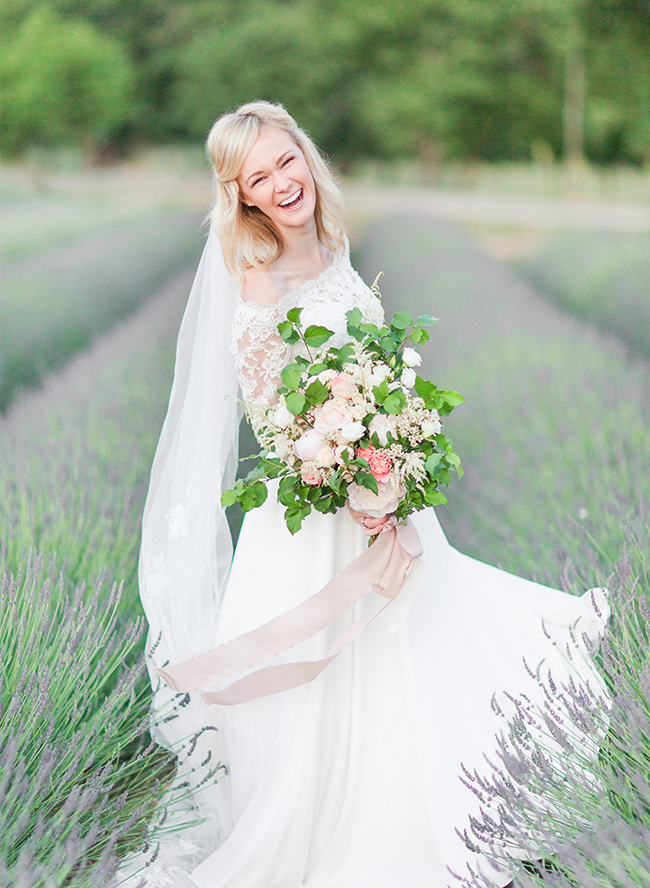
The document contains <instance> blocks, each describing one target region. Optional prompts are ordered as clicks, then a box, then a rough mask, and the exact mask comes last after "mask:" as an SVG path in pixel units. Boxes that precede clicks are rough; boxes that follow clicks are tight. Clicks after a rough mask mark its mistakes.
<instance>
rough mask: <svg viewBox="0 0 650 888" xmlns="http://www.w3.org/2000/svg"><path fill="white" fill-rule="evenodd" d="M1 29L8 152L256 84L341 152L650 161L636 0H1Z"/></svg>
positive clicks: (648, 26) (142, 123)
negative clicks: (396, 0) (134, 0)
mask: <svg viewBox="0 0 650 888" xmlns="http://www.w3.org/2000/svg"><path fill="white" fill-rule="evenodd" d="M0 33H1V37H0V49H2V61H1V62H0V75H1V76H2V82H3V93H4V125H3V136H2V139H3V141H2V145H3V151H4V153H5V154H6V155H17V154H19V153H20V152H21V151H22V150H24V148H25V147H27V146H28V145H30V144H43V145H51V144H56V143H77V144H82V145H84V146H85V147H86V149H87V150H88V151H90V152H94V153H95V155H96V156H101V155H102V154H104V155H110V154H111V153H119V152H123V151H126V150H128V149H129V148H130V147H131V146H133V145H134V144H138V143H140V144H141V143H147V142H160V141H165V140H174V141H183V140H186V141H197V140H202V139H203V138H204V137H205V134H206V131H207V129H208V128H209V126H210V124H211V123H212V121H213V120H214V119H215V117H216V116H217V115H218V114H220V113H221V112H222V111H223V110H225V109H228V108H232V107H234V106H236V105H237V104H239V103H241V102H243V101H247V100H250V99H253V98H266V99H270V100H274V101H281V102H283V103H284V104H285V105H286V106H287V107H288V108H289V110H290V111H291V112H292V113H293V114H294V115H295V116H296V117H297V118H298V120H299V121H300V122H301V123H302V124H303V125H304V126H305V127H306V128H307V129H308V130H309V131H310V132H311V134H312V135H313V136H314V137H315V138H316V139H317V140H318V142H319V143H320V144H321V145H322V146H323V147H324V148H325V150H326V151H328V152H331V153H333V154H335V155H336V157H337V159H338V160H339V161H340V162H342V163H345V162H347V161H350V160H352V159H354V158H357V157H363V156H370V155H372V156H379V157H420V158H421V159H422V160H423V161H425V162H426V163H428V164H436V163H437V162H440V161H442V160H446V159H468V158H481V159H486V160H518V159H528V158H530V157H531V156H533V157H548V158H550V157H555V158H564V159H566V160H569V161H574V160H580V159H582V158H583V157H587V158H589V159H590V160H592V161H595V162H597V163H612V162H623V163H631V164H637V165H641V164H647V163H650V64H649V59H650V0H489V2H487V0H399V2H395V0H138V2H137V3H127V2H124V0H50V2H48V3H44V2H39V0H4V3H3V5H2V9H1V10H0Z"/></svg>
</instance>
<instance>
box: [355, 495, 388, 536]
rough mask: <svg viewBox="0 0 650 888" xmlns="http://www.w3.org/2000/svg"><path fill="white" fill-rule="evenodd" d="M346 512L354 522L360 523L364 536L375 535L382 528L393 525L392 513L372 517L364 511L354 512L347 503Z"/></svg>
mask: <svg viewBox="0 0 650 888" xmlns="http://www.w3.org/2000/svg"><path fill="white" fill-rule="evenodd" d="M348 512H349V513H350V515H352V518H353V519H354V520H355V521H356V523H357V524H360V525H361V527H362V528H363V532H364V533H365V534H366V536H376V535H377V534H378V533H381V532H382V531H383V530H384V529H386V530H388V529H390V528H391V527H393V526H394V522H393V516H392V514H389V515H384V516H383V518H372V517H371V516H370V515H366V513H365V512H355V511H354V509H351V508H350V505H349V503H348Z"/></svg>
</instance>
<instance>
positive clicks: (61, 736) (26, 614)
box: [0, 557, 170, 888]
mask: <svg viewBox="0 0 650 888" xmlns="http://www.w3.org/2000/svg"><path fill="white" fill-rule="evenodd" d="M66 586H67V584H66V583H65V580H64V578H63V577H62V576H61V577H59V579H58V581H53V580H51V579H50V578H49V577H48V576H47V574H46V572H45V570H44V564H43V560H42V559H41V558H36V557H32V558H31V559H30V560H29V561H28V562H27V564H26V566H25V568H24V570H22V569H21V570H20V571H19V573H18V574H17V575H14V574H11V573H8V572H7V571H6V570H4V572H3V576H2V586H1V589H0V658H1V662H2V663H3V674H2V686H1V689H0V704H1V707H0V750H1V752H0V883H1V884H3V885H7V886H8V885H12V886H15V888H32V886H34V888H36V886H39V888H40V886H59V885H61V886H63V885H74V886H85V885H89V886H90V885H102V884H104V883H105V881H106V879H107V878H108V877H109V876H110V875H111V874H112V872H113V871H114V869H115V865H116V853H117V851H118V850H119V849H120V847H121V846H126V847H129V846H131V845H133V844H134V843H135V842H136V841H137V839H138V837H139V834H140V833H141V831H142V830H141V820H142V818H143V816H144V815H145V813H146V812H147V811H148V810H150V808H151V806H152V804H153V801H154V800H155V797H156V790H155V780H156V778H157V777H158V778H159V777H164V778H167V777H168V775H169V772H170V762H169V760H168V759H167V758H166V757H165V756H161V755H160V753H159V752H158V751H157V750H156V749H155V748H154V747H153V746H151V745H149V746H147V742H146V736H147V727H148V719H147V709H148V693H147V690H146V685H145V684H144V683H143V681H142V676H143V663H142V655H141V654H140V655H139V656H138V649H139V647H140V640H141V636H142V630H143V623H142V620H141V619H137V620H135V621H134V622H133V623H131V625H129V626H127V627H125V628H120V625H119V621H118V618H117V614H118V611H119V602H120V590H119V589H118V588H117V587H116V586H113V587H112V589H111V591H110V592H109V593H108V594H106V592H105V591H104V589H103V588H102V586H101V585H98V586H97V587H96V588H95V589H94V591H93V592H92V594H90V595H88V594H87V593H86V590H85V588H84V587H83V586H78V587H77V588H76V589H74V590H72V589H69V588H66Z"/></svg>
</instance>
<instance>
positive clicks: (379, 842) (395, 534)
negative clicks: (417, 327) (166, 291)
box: [140, 102, 608, 888]
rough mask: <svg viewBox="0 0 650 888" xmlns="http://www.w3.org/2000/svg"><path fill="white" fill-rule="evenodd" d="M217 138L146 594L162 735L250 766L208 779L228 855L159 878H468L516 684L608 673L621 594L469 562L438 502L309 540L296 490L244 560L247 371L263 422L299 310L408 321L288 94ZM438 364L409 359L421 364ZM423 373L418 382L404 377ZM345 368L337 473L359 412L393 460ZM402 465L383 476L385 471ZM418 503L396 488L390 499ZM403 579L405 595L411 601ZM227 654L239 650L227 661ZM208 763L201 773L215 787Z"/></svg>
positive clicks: (150, 524) (324, 322)
mask: <svg viewBox="0 0 650 888" xmlns="http://www.w3.org/2000/svg"><path fill="white" fill-rule="evenodd" d="M208 144H209V147H210V152H211V157H212V159H213V163H214V166H215V179H216V183H217V195H218V197H217V203H216V206H215V210H214V215H213V225H214V228H215V229H216V233H215V232H214V231H213V233H211V235H210V237H209V239H208V244H207V247H206V251H205V253H204V258H203V260H202V262H201V266H200V268H199V272H198V274H197V278H196V281H195V285H194V287H193V289H192V293H191V296H190V301H189V303H188V308H187V310H186V315H185V318H184V321H183V326H182V328H181V332H180V335H179V345H178V355H177V363H176V374H175V379H174V387H173V390H172V395H171V400H170V408H169V413H168V417H167V419H166V421H165V427H164V429H163V432H162V435H161V439H160V444H159V447H158V451H157V453H156V458H155V461H154V466H153V469H152V480H151V486H150V490H149V495H148V498H147V505H146V508H145V514H144V519H143V533H142V553H141V561H140V591H141V595H142V600H143V604H144V607H145V611H146V613H147V617H148V619H149V621H150V624H151V630H152V641H153V640H155V639H158V642H157V647H156V648H155V651H154V655H153V658H152V666H153V667H154V668H153V670H152V674H153V677H154V692H155V698H154V700H155V703H154V705H155V708H156V709H158V710H159V711H162V710H163V706H165V705H166V704H167V705H170V704H171V705H172V706H175V709H176V712H175V714H174V716H173V717H165V718H164V720H163V721H161V723H160V724H159V725H158V734H157V736H158V739H159V740H160V741H161V742H164V743H165V744H166V745H168V746H169V747H170V748H171V749H173V750H174V751H177V750H178V749H179V748H182V747H183V744H186V745H187V744H188V743H190V742H191V743H192V744H194V746H196V744H199V748H200V749H201V753H202V756H203V757H204V762H205V763H208V762H210V761H215V760H222V761H223V762H225V763H226V764H227V766H228V769H229V776H228V778H227V780H223V781H221V782H220V783H219V784H218V785H217V786H212V785H208V786H203V787H202V788H201V792H200V793H197V794H196V805H197V807H198V808H199V812H200V814H201V815H202V816H203V817H204V819H205V826H204V829H205V830H206V831H207V834H208V841H207V842H206V843H205V845H204V847H203V848H201V849H199V848H198V847H197V848H194V852H196V853H193V859H192V860H185V861H183V862H182V865H181V864H180V863H179V861H178V859H177V858H176V859H174V858H173V856H172V857H171V858H170V857H168V856H166V855H165V853H162V854H161V855H159V857H158V858H157V860H156V864H155V867H151V868H150V869H149V870H147V871H146V874H145V881H147V879H148V880H149V883H150V884H151V886H153V885H157V884H165V885H169V886H171V885H174V886H175V888H176V886H178V888H181V886H183V888H187V886H189V885H192V886H198V888H252V886H254V888H445V886H447V885H449V884H453V883H454V879H453V876H452V875H451V872H450V870H453V871H455V872H457V873H460V874H463V875H466V874H467V873H468V868H472V869H474V870H476V869H477V868H478V867H479V866H480V864H481V860H480V859H477V855H476V853H475V849H474V850H473V849H472V848H470V847H468V846H466V844H465V843H464V841H463V840H462V838H461V836H460V833H462V830H467V829H469V828H470V821H471V818H472V817H473V818H474V819H476V818H477V817H478V815H479V812H480V802H479V800H478V799H477V797H476V796H475V795H474V794H473V793H472V791H471V789H470V788H468V786H467V785H466V781H465V782H463V780H462V775H463V769H464V768H466V769H468V771H469V772H470V773H472V772H473V771H474V770H475V769H477V770H479V771H480V770H481V769H482V768H484V767H485V756H486V755H487V756H488V757H490V758H495V757H496V756H497V749H498V741H497V739H496V735H497V733H498V732H499V730H500V729H501V728H502V722H501V721H500V719H499V716H498V710H497V709H495V708H493V701H494V698H495V696H496V697H497V698H498V699H499V700H501V702H502V705H503V709H504V711H506V712H508V713H512V711H513V706H515V705H516V704H517V703H521V702H522V701H524V700H525V701H526V705H529V706H530V707H531V709H532V710H533V711H534V712H538V713H539V712H543V709H544V700H545V697H544V690H543V687H542V686H541V684H540V681H541V679H542V678H545V677H546V676H547V675H549V674H550V675H551V676H552V679H553V680H554V681H555V684H556V685H557V686H561V685H562V684H563V683H567V682H568V681H569V680H570V681H572V682H575V685H576V686H577V687H583V684H584V683H586V682H590V683H591V685H592V686H593V687H594V688H596V690H600V689H601V688H602V685H601V682H600V680H599V677H598V674H597V672H596V670H595V669H594V666H593V663H592V659H591V653H590V650H589V647H590V645H591V644H595V643H597V640H598V638H599V635H600V633H601V632H602V629H603V623H604V620H605V619H606V615H607V610H608V606H607V601H606V598H605V596H604V594H603V593H602V592H601V591H600V590H594V591H593V593H592V595H591V596H590V595H583V596H582V597H574V596H570V595H565V594H564V593H562V592H559V591H556V590H554V589H548V588H545V587H543V586H540V585H537V584H535V583H531V582H529V581H527V580H524V579H521V578H519V577H515V576H512V575H510V574H506V573H504V572H503V571H499V570H497V569H496V568H493V567H490V566H488V565H486V564H482V563H481V562H478V561H474V560H473V559H471V558H468V557H467V556H465V555H462V554H461V553H460V552H457V551H456V550H454V549H452V548H451V546H449V544H448V543H447V541H446V539H445V537H444V534H443V532H442V530H441V528H440V525H439V524H438V521H437V518H436V516H435V514H434V511H433V509H432V508H426V509H424V508H423V510H422V511H420V512H417V513H416V514H415V515H413V516H411V517H410V518H409V520H408V526H406V527H399V528H397V527H395V523H394V522H393V520H392V518H393V516H391V515H386V514H382V511H380V510H377V511H376V513H375V514H372V512H374V511H375V510H374V509H372V510H371V509H370V508H369V507H368V511H367V512H366V513H365V514H364V513H362V512H357V511H352V510H351V509H349V508H341V509H340V510H339V511H337V512H336V513H335V514H333V513H322V512H318V511H314V512H312V513H311V514H309V515H308V516H307V518H305V520H304V522H303V524H302V528H301V529H300V531H299V532H298V533H296V534H295V536H293V535H292V534H291V533H290V532H289V530H288V529H287V527H286V525H285V521H284V505H281V504H280V503H279V502H277V501H276V498H275V495H274V494H275V490H272V495H271V496H269V497H268V498H267V499H266V500H265V501H264V502H263V503H262V505H261V506H260V508H258V509H255V511H253V512H249V513H247V514H246V517H245V519H244V522H243V525H242V529H241V533H240V536H239V539H238V541H237V547H236V551H235V552H234V557H233V553H232V546H231V541H230V537H229V535H228V531H227V524H226V520H225V515H224V513H223V510H222V509H221V508H220V501H221V500H220V497H221V493H222V491H224V490H227V489H228V488H229V487H230V486H231V484H232V481H233V476H234V468H235V464H236V446H237V426H238V420H239V415H238V413H237V405H238V399H237V394H238V388H239V389H240V390H241V396H242V400H243V401H244V403H245V405H246V410H247V413H248V417H249V419H250V421H251V423H252V424H253V426H254V427H257V428H259V425H258V422H259V420H260V418H261V417H265V418H266V419H268V418H269V417H276V416H277V414H278V410H277V407H278V403H280V404H284V406H285V407H286V408H287V409H289V408H290V402H289V400H288V399H287V398H285V395H286V389H282V382H283V372H286V370H287V368H288V367H289V365H291V364H292V362H294V361H296V360H297V359H299V358H302V357H304V354H303V353H302V351H301V349H302V348H303V342H301V341H299V340H292V339H291V338H289V339H284V338H283V337H282V335H281V333H280V330H282V328H283V325H286V324H287V322H288V321H289V320H290V318H291V317H293V316H295V313H296V311H297V310H298V309H300V311H301V312H302V315H301V316H300V317H301V323H303V324H304V325H305V328H306V329H308V327H309V326H310V325H313V326H315V327H319V326H323V327H326V328H327V329H328V331H332V337H331V339H330V338H329V337H328V341H327V347H328V348H329V347H330V346H334V347H336V348H344V347H346V346H348V347H349V348H350V349H352V352H354V344H353V343H352V342H351V335H350V323H351V322H350V318H351V317H355V316H357V317H358V318H359V323H360V324H361V323H362V324H367V325H369V326H370V327H371V328H372V326H373V325H376V326H375V329H376V328H377V327H381V326H382V325H383V319H384V313H383V308H382V306H381V303H380V302H379V299H378V298H377V295H376V293H375V292H373V290H372V289H371V288H369V287H368V286H366V285H365V284H364V282H363V281H362V280H361V278H360V277H359V275H358V274H357V273H356V271H355V270H354V269H353V268H352V265H351V264H350V259H349V255H348V249H347V242H346V239H345V235H344V230H343V226H342V222H341V200H340V196H339V195H338V191H337V188H336V185H335V183H334V181H333V177H332V175H331V172H330V171H329V170H328V168H327V166H326V165H325V163H324V161H323V160H322V159H321V157H320V156H319V154H318V152H317V150H316V148H315V146H314V145H313V143H312V142H311V141H310V140H309V138H308V137H307V136H306V134H305V133H304V132H303V131H302V130H300V129H299V128H298V127H297V125H296V123H295V121H293V119H292V118H291V117H290V116H289V115H288V114H287V112H286V111H285V110H284V109H283V108H281V107H279V106H275V105H270V104H268V103H264V102H259V103H254V104H252V105H246V106H244V107H242V108H240V109H239V111H237V112H234V113H233V114H228V115H226V116H225V117H223V118H221V119H220V120H219V121H217V123H216V124H215V126H214V127H213V129H212V131H211V133H210V137H209V141H208ZM217 233H218V237H217ZM221 247H223V254H222V249H221ZM224 260H225V263H226V266H227V268H228V270H229V271H230V272H231V273H230V274H228V271H227V270H226V267H225V266H224ZM235 276H236V278H238V281H237V280H235ZM238 297H241V298H238ZM350 312H352V315H351V314H350ZM278 325H280V330H279V329H278ZM304 344H305V345H306V344H307V343H306V342H305V343H304ZM314 348H315V349H316V353H317V354H318V346H317V345H314ZM352 352H350V353H352ZM418 357H419V355H418V353H417V352H415V351H413V353H410V354H408V360H409V362H410V363H411V365H412V366H417V364H418ZM339 371H341V368H339ZM384 381H385V380H384ZM410 381H412V379H411V376H410V375H408V374H407V376H406V377H404V378H403V381H402V382H399V383H398V386H402V387H403V392H402V394H404V392H406V391H408V390H409V385H410ZM320 384H321V386H322V387H323V388H326V387H328V388H327V391H328V392H329V393H331V395H332V399H333V400H332V405H333V408H332V409H333V412H335V413H336V414H337V415H336V417H335V416H334V415H331V416H327V417H325V415H324V413H323V414H321V416H320V419H321V420H322V421H323V428H322V429H319V434H321V435H322V436H323V438H324V437H325V435H327V436H328V441H329V443H330V445H331V446H329V447H324V446H322V441H321V442H320V443H319V445H318V447H317V448H314V450H313V453H312V452H310V454H304V455H305V456H309V457H310V462H309V464H310V466H311V467H312V468H313V470H314V472H318V473H319V475H318V477H322V476H321V474H320V473H321V472H322V471H325V470H327V459H326V456H327V453H328V452H329V453H331V451H332V447H333V446H334V445H335V444H339V445H340V444H342V443H343V442H342V441H339V437H338V435H339V432H338V428H339V426H340V425H341V422H343V421H344V419H346V420H347V419H351V418H353V419H355V420H357V421H358V423H359V425H360V426H361V429H360V430H353V434H352V437H351V438H349V439H345V437H344V435H343V426H342V427H341V435H342V436H343V440H347V441H348V443H350V442H358V443H353V444H350V446H354V447H356V448H358V449H357V450H356V454H357V458H359V459H366V460H368V464H369V468H370V470H371V471H372V470H373V466H372V459H373V447H372V445H373V444H374V445H376V444H377V442H378V437H379V434H380V433H381V431H382V430H381V429H379V430H378V429H377V428H375V427H373V424H372V423H373V421H374V417H375V416H376V415H378V410H377V406H378V404H379V398H380V394H379V393H378V392H379V387H375V388H372V390H370V389H369V391H370V394H369V395H368V401H367V407H368V410H367V411H366V408H362V407H361V404H360V403H359V402H355V401H354V400H353V398H354V390H353V388H352V387H351V386H350V385H349V384H348V385H346V379H345V378H344V375H342V374H341V372H339V373H335V374H334V375H333V376H332V375H328V376H326V377H325V381H324V382H322V383H320ZM278 389H281V391H278ZM414 400H417V399H414ZM360 409H361V411H362V412H361V414H359V415H355V413H354V411H355V410H356V411H358V410H360ZM364 423H366V425H365V426H364ZM345 427H347V426H345ZM384 431H386V430H385V429H384ZM357 432H358V434H357ZM297 440H298V438H297V437H296V438H295V439H292V441H297ZM292 446H295V445H293V444H292ZM392 446H395V447H397V446H398V445H397V444H395V445H392ZM294 452H295V450H294ZM321 453H322V454H325V456H323V457H321ZM311 456H313V459H311ZM321 459H323V460H325V461H324V462H321V463H319V460H321ZM388 463H389V459H388V458H386V459H385V460H384V462H382V463H381V464H377V465H376V466H374V470H375V471H376V472H377V473H378V475H383V474H385V472H386V471H387V470H388V468H389V466H388ZM315 477H316V476H315V475H314V478H315ZM272 483H274V482H272ZM308 483H311V482H308ZM387 483H388V482H387ZM285 504H286V503H285ZM398 504H399V499H397V500H396V503H395V504H393V505H388V500H386V501H385V505H384V509H383V511H385V510H386V509H388V508H397V505H398ZM355 505H356V508H365V507H366V506H367V501H366V502H364V503H363V504H358V503H357V504H355ZM379 533H381V534H382V537H381V539H380V540H379V541H378V542H377V544H376V545H374V546H373V547H372V548H371V549H368V546H367V539H368V537H369V536H377V535H378V534H379ZM400 540H404V541H406V542H404V543H403V544H402V543H400V542H399V541H400ZM382 553H383V554H382ZM390 553H394V554H395V556H396V559H394V558H393V554H390ZM389 555H390V557H389ZM420 556H423V559H424V562H426V564H427V565H428V570H429V574H428V576H425V573H426V571H425V570H424V564H423V561H422V559H421V558H420ZM362 565H363V566H366V565H367V566H368V570H367V571H366V568H365V567H363V569H362ZM387 589H392V590H393V592H394V595H396V596H397V597H396V599H395V601H390V603H389V604H388V605H386V599H387V598H390V595H388V594H387V593H386V590H387ZM400 590H401V591H400ZM393 592H391V595H392V594H393ZM416 592H417V595H416V594H415V593H416ZM355 602H356V603H355ZM342 603H343V604H345V607H343V606H342ZM384 611H385V612H384ZM323 615H325V616H326V617H327V619H325V620H323ZM573 630H575V633H574V637H575V645H574V647H575V651H574V652H573V660H572V661H570V660H568V659H567V656H566V655H565V649H566V645H567V644H569V643H570V641H571V638H572V635H571V633H572V631H573ZM345 641H347V642H349V643H347V644H346V643H344V642H345ZM213 657H216V658H217V660H219V659H220V658H223V659H222V660H221V661H220V663H219V667H218V668H216V671H215V669H212V668H208V669H207V671H206V669H205V668H203V667H204V666H205V663H206V662H207V661H210V662H212V658H213ZM335 657H336V659H334V658H335ZM199 664H203V666H201V665H199ZM542 664H543V667H542ZM538 666H539V670H538V673H536V672H535V669H536V668H537V667H538ZM197 669H199V674H198V677H197V672H196V670H197ZM201 669H203V671H202V672H201V671H200V670H201ZM179 675H180V676H181V677H180V678H178V676H179ZM158 676H162V677H163V678H164V680H165V682H167V685H168V686H165V685H164V684H162V683H161V682H160V681H159V679H158ZM278 677H279V678H278ZM215 728H216V729H217V730H216V731H215V730H214V729H215ZM193 734H194V736H195V738H196V739H194V740H191V739H190V740H188V738H192V735H193ZM598 739H599V738H598V737H597V736H594V737H585V740H584V744H585V747H586V748H587V750H588V753H587V754H589V755H592V756H594V757H595V756H596V754H597V746H598ZM388 769H390V771H389V773H388V774H387V771H388ZM190 779H192V780H195V782H196V784H197V786H196V788H197V789H198V788H200V787H201V784H202V783H203V782H204V781H202V780H201V777H200V775H199V776H196V775H195V776H194V777H191V778H190ZM522 841H523V837H522ZM170 853H172V854H173V851H172V852H170ZM519 856H520V857H525V856H526V854H525V852H524V851H520V852H519ZM156 868H158V870H157V872H156ZM159 877H160V878H159ZM511 877H512V873H511V872H510V871H508V868H507V867H506V868H501V869H500V870H499V871H491V872H490V880H491V884H494V885H500V886H503V885H506V884H507V883H508V882H509V881H510V879H511ZM165 880H166V881H165Z"/></svg>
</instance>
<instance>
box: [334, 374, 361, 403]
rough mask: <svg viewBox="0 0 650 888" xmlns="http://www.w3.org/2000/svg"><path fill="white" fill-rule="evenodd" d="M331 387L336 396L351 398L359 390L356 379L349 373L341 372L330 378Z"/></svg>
mask: <svg viewBox="0 0 650 888" xmlns="http://www.w3.org/2000/svg"><path fill="white" fill-rule="evenodd" d="M330 389H331V390H332V394H333V395H334V397H335V398H346V399H350V398H351V397H352V396H353V395H355V394H356V393H357V391H358V389H357V386H356V384H355V381H354V379H353V378H352V377H351V376H349V375H348V374H347V373H339V374H338V375H337V376H333V377H332V378H331V379H330Z"/></svg>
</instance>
